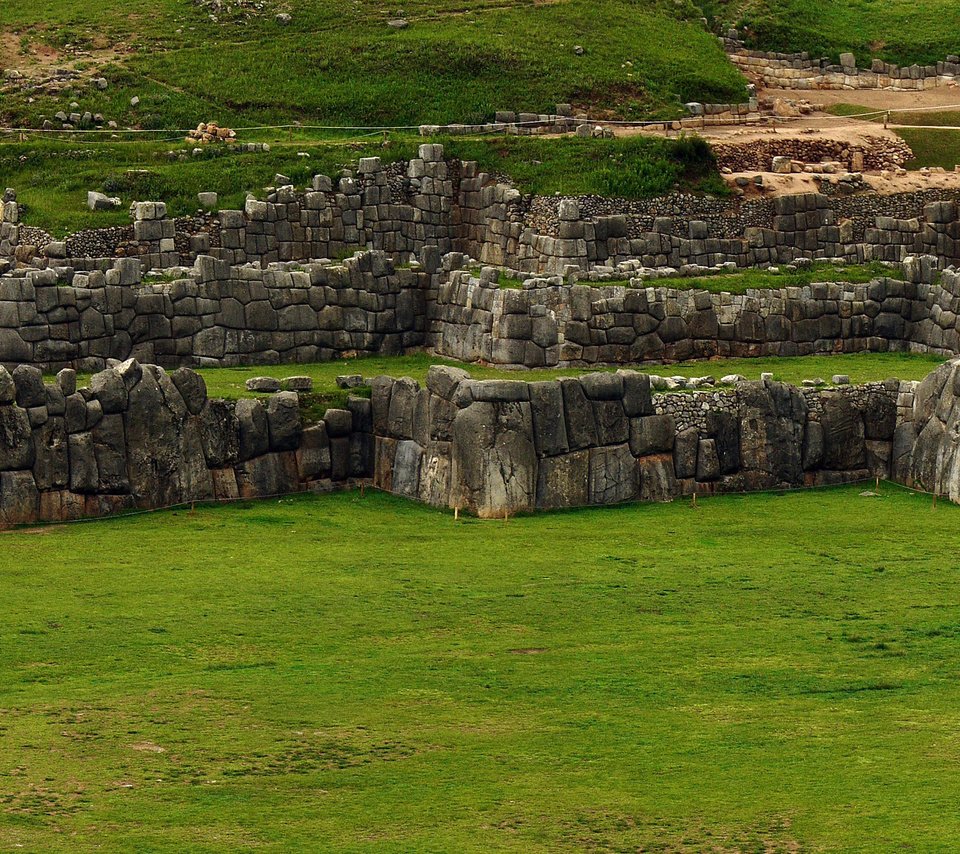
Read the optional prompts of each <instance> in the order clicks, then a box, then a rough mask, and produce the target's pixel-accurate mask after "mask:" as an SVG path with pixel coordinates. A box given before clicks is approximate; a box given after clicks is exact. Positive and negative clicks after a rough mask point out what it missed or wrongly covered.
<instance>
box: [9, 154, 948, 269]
mask: <svg viewBox="0 0 960 854" xmlns="http://www.w3.org/2000/svg"><path fill="white" fill-rule="evenodd" d="M776 145H778V144H776ZM785 146H786V147H787V149H788V153H789V155H790V156H798V155H801V154H803V152H804V151H806V154H805V155H804V156H810V157H814V158H817V159H819V156H820V155H819V152H821V150H823V151H826V154H824V155H823V156H829V157H831V159H836V158H839V159H841V160H843V161H844V162H847V161H849V163H850V165H851V167H852V166H855V165H857V164H858V163H859V160H860V159H862V160H863V162H864V165H865V167H869V166H870V165H874V166H875V165H877V162H874V160H875V159H876V158H880V159H881V160H884V159H889V160H893V161H895V160H897V158H898V157H900V156H905V155H904V153H903V152H900V153H899V154H898V153H897V152H889V151H887V150H886V149H884V151H886V153H881V154H878V153H877V152H878V151H879V149H877V150H876V151H874V150H873V149H869V150H868V149H863V150H860V149H854V148H849V149H845V148H842V147H841V149H840V150H839V151H836V150H834V149H835V148H836V146H827V148H828V149H829V151H827V150H826V149H821V146H820V144H819V143H814V142H811V143H810V145H809V147H805V146H802V145H801V146H800V148H797V144H796V143H794V142H792V141H788V143H785ZM808 148H809V150H808ZM801 149H802V150H801ZM724 151H725V150H724V149H723V147H722V146H721V148H720V154H721V157H722V158H725V157H728V155H727V154H725V153H724ZM737 152H738V153H735V154H730V155H729V157H730V158H733V159H734V160H737V162H736V163H733V165H734V166H737V167H738V168H748V166H749V165H750V164H748V163H747V162H745V161H744V160H743V158H745V157H748V156H749V158H753V160H755V162H754V163H753V164H752V165H753V166H755V167H757V168H769V166H770V163H769V160H771V159H772V157H773V155H774V154H778V155H779V154H782V152H780V151H779V149H777V148H776V147H774V148H769V149H768V148H767V143H766V142H761V143H758V144H757V146H756V147H751V148H748V149H747V150H746V153H744V150H739V149H738V150H737ZM421 155H422V156H421V157H420V158H418V159H415V160H411V161H409V162H408V163H406V164H394V165H392V166H389V167H384V166H382V164H381V163H380V161H379V158H367V159H365V160H362V161H361V163H360V168H359V170H358V174H357V175H356V177H354V178H343V179H340V180H339V181H338V183H337V186H336V189H334V185H333V181H331V179H330V178H328V177H326V176H323V175H318V176H316V177H315V179H314V181H313V188H312V189H311V190H310V191H308V192H301V191H298V190H297V189H296V188H294V187H292V186H287V187H281V188H279V189H276V190H274V191H273V192H271V193H270V194H269V195H268V198H267V199H266V200H265V201H257V200H251V201H249V202H248V203H247V205H246V208H245V210H243V211H220V212H219V214H217V215H209V216H197V217H187V218H182V219H179V220H171V219H169V218H168V217H167V216H166V209H165V206H164V205H163V204H162V203H159V202H153V203H146V202H145V203H138V204H136V205H134V207H133V211H132V212H133V215H134V218H135V221H134V223H133V226H132V227H123V228H111V229H101V230H98V231H96V232H90V231H88V232H83V233H80V234H78V235H75V236H73V237H70V238H67V240H66V241H55V242H48V243H46V244H45V245H44V247H43V249H42V254H43V255H44V256H45V257H44V258H41V259H38V260H37V262H36V264H37V265H39V266H43V265H46V266H55V267H72V268H74V269H77V270H84V271H91V270H96V269H104V268H107V267H109V266H110V265H111V264H112V261H113V258H114V257H117V256H120V255H122V256H125V257H136V258H138V259H139V260H140V261H141V263H143V264H144V266H145V267H147V268H159V269H162V268H166V267H171V266H176V265H179V264H181V263H187V264H190V263H193V262H194V261H195V260H196V258H197V257H199V256H201V255H211V256H213V257H216V258H218V259H220V260H223V261H225V262H227V263H229V264H233V265H236V264H244V263H256V264H259V265H261V266H267V265H269V264H271V263H275V262H287V261H305V260H311V259H314V260H315V259H323V258H327V259H329V258H337V257H342V256H343V255H344V254H345V253H349V252H350V251H354V250H358V249H377V250H382V251H384V252H386V253H388V254H389V255H390V256H391V257H392V258H393V259H394V260H395V261H397V262H406V261H408V260H409V259H410V258H411V257H414V256H419V255H420V254H421V253H422V252H423V250H424V248H425V247H428V246H434V247H436V248H437V250H438V251H439V252H441V253H446V252H448V251H450V250H456V251H461V252H464V253H466V254H468V255H471V256H472V257H475V258H478V259H480V260H481V261H483V262H484V263H489V264H495V265H498V266H506V267H512V268H514V269H520V270H525V271H530V272H536V273H562V272H563V271H564V270H565V268H567V267H569V266H575V267H578V268H580V269H587V268H589V267H590V266H591V265H594V264H598V263H601V264H602V263H604V262H606V261H610V260H612V261H618V260H623V259H637V260H640V261H641V262H642V263H644V264H645V265H647V266H658V265H663V264H670V265H672V266H681V265H682V264H700V265H705V266H709V265H711V264H714V263H718V262H720V261H731V262H733V263H736V264H738V266H754V265H757V264H765V263H785V262H789V261H791V260H794V259H796V258H798V257H810V258H813V257H817V258H824V257H827V258H835V257H841V258H845V259H847V260H850V261H858V260H863V259H870V258H883V259H892V260H900V259H901V258H903V257H905V256H906V255H908V254H918V253H933V254H938V255H940V256H941V258H942V259H943V261H944V262H945V263H946V264H950V263H957V262H958V261H960V252H958V244H957V240H956V237H957V235H958V234H960V231H958V229H960V220H958V209H957V198H958V193H957V192H956V191H947V190H936V191H924V192H917V193H910V194H899V195H895V196H878V195H875V194H863V193H858V194H856V195H853V196H835V195H829V194H828V193H833V192H835V191H836V190H837V188H836V187H831V186H827V185H826V184H823V185H822V188H823V190H824V192H822V193H808V194H801V195H797V196H784V197H779V198H777V199H774V200H766V199H753V200H743V201H740V200H725V199H716V198H706V197H698V196H694V195H691V194H675V195H673V196H667V197H663V198H661V199H647V200H637V201H627V200H623V199H601V198H597V197H592V196H589V197H579V198H576V199H574V198H553V197H549V198H548V197H530V196H524V195H522V194H521V193H520V192H519V191H518V190H516V189H515V188H513V187H510V186H508V185H505V184H503V183H501V182H500V181H499V180H498V179H497V177H496V176H493V175H490V174H488V173H484V172H481V171H480V170H479V169H478V168H477V165H476V163H470V162H467V163H460V162H458V161H451V162H447V161H446V160H444V159H443V151H442V146H439V145H424V146H421ZM738 158H739V159H738ZM731 162H733V161H731ZM826 177H829V176H826ZM851 186H852V185H851ZM7 197H8V198H10V201H8V202H7V203H5V204H4V206H3V209H2V210H3V211H4V213H3V219H2V220H0V259H2V258H6V259H8V260H9V259H10V258H11V257H12V256H13V254H14V252H16V253H17V254H18V256H19V257H20V261H21V262H30V261H32V260H33V259H32V255H33V254H34V253H32V252H30V251H29V248H28V245H27V244H26V243H24V242H23V239H22V237H20V236H19V235H20V232H21V228H20V227H19V225H18V223H17V221H16V218H17V216H18V209H17V205H16V204H15V201H14V197H15V194H13V193H12V191H10V192H8V193H7ZM878 218H886V219H887V221H889V219H896V220H899V221H900V222H898V223H896V224H895V227H892V228H891V227H889V226H888V227H884V226H879V225H878V224H877V219H878ZM913 220H916V222H913ZM868 232H869V233H868ZM32 233H33V232H31V234H32ZM18 241H19V244H20V245H19V249H18V248H17V246H18ZM91 253H92V255H93V256H96V255H97V253H105V254H106V255H107V256H109V257H107V258H104V257H92V256H91ZM0 272H2V270H0Z"/></svg>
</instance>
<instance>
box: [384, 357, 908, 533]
mask: <svg viewBox="0 0 960 854" xmlns="http://www.w3.org/2000/svg"><path fill="white" fill-rule="evenodd" d="M900 391H901V389H900V384H899V383H898V382H897V381H895V380H893V381H890V382H887V383H872V384H869V385H865V386H859V387H848V388H839V389H835V390H829V391H817V390H812V389H805V390H803V391H801V390H800V389H797V388H794V387H792V386H787V385H783V384H781V383H774V382H764V383H742V384H740V385H739V386H738V387H737V388H736V389H734V390H730V391H726V392H710V393H706V394H694V395H683V396H680V395H668V396H657V397H654V396H653V395H652V394H651V391H650V382H649V377H647V376H645V375H643V374H639V373H636V372H633V371H620V372H617V373H594V374H587V375H584V376H582V377H580V378H579V379H577V378H568V379H561V380H557V381H549V382H534V383H527V382H521V381H501V380H495V381H485V382H483V381H475V380H471V379H470V378H469V377H468V375H467V374H466V373H465V372H463V371H459V370H457V369H453V368H442V367H433V368H431V369H430V373H429V376H428V379H427V383H426V387H425V388H420V387H419V386H418V385H417V383H415V382H414V381H413V380H398V381H394V380H390V379H388V378H385V377H383V378H377V379H376V380H374V382H373V396H372V406H373V419H374V433H375V434H376V438H375V443H376V451H375V456H376V462H375V466H374V469H375V475H374V478H375V480H374V482H375V485H376V486H378V487H379V488H381V489H385V490H388V491H391V492H395V493H397V494H400V495H405V496H408V497H410V498H415V499H418V500H421V501H425V502H428V503H431V504H435V505H440V506H447V507H458V508H461V509H465V510H468V511H470V512H472V513H476V514H477V515H479V516H482V517H493V516H501V515H503V514H504V513H516V512H528V511H533V510H550V509H557V508H563V507H581V506H588V505H602V504H614V503H620V502H625V501H636V500H640V501H666V500H670V499H672V498H675V497H677V496H679V495H688V494H691V493H694V492H696V493H699V494H710V493H716V492H728V491H749V490H758V489H781V488H791V487H799V486H813V485H821V484H831V483H841V482H847V481H855V480H862V479H864V478H870V477H884V478H885V477H888V476H889V474H890V470H891V459H892V455H893V439H894V434H895V432H896V429H897V412H898V410H897V403H898V397H899V395H900ZM681 399H683V400H688V401H690V402H691V406H690V410H692V411H693V412H695V415H694V417H692V418H691V417H687V418H683V417H678V414H677V413H676V411H675V410H674V411H671V406H670V403H671V401H677V400H681ZM681 409H683V407H681Z"/></svg>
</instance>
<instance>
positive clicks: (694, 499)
mask: <svg viewBox="0 0 960 854" xmlns="http://www.w3.org/2000/svg"><path fill="white" fill-rule="evenodd" d="M693 506H694V507H696V506H697V493H696V492H694V493H693Z"/></svg>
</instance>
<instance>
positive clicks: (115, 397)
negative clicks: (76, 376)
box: [90, 368, 127, 415]
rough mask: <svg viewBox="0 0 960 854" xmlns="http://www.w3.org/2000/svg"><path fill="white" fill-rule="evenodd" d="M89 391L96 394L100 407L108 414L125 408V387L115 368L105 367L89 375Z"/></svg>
mask: <svg viewBox="0 0 960 854" xmlns="http://www.w3.org/2000/svg"><path fill="white" fill-rule="evenodd" d="M90 391H92V392H93V393H94V394H95V395H96V397H97V400H99V401H100V407H101V408H102V409H103V411H104V413H106V414H108V415H111V414H115V413H118V412H123V411H124V410H125V409H126V408H127V387H126V385H125V384H124V382H123V379H122V378H121V376H120V373H119V372H118V371H117V370H116V369H115V368H107V369H106V370H105V371H100V372H99V373H97V374H94V375H93V376H92V377H90Z"/></svg>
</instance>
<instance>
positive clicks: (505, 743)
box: [0, 485, 960, 852]
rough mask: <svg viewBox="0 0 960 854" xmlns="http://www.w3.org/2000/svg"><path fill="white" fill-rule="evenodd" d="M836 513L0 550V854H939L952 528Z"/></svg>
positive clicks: (821, 505) (381, 509)
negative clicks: (1, 853)
mask: <svg viewBox="0 0 960 854" xmlns="http://www.w3.org/2000/svg"><path fill="white" fill-rule="evenodd" d="M861 489H862V487H850V488H843V489H835V490H821V491H812V492H800V493H791V494H786V495H777V494H760V495H753V496H747V497H725V498H717V499H710V500H706V501H700V502H698V507H697V508H692V507H691V506H690V504H689V502H687V501H677V502H675V503H673V504H670V505H645V506H644V505H632V506H624V507H618V508H610V509H594V510H583V511H577V512H568V513H556V514H547V515H540V516H536V517H520V518H514V519H512V520H511V521H510V522H508V523H504V522H477V521H473V520H461V521H460V522H459V523H458V522H454V520H453V518H452V516H451V515H450V514H448V513H445V512H438V511H434V510H430V509H427V508H424V507H421V506H417V505H414V504H411V503H405V502H403V501H402V500H399V499H394V498H391V497H388V496H384V495H379V494H375V493H368V494H367V495H366V497H361V496H360V495H359V494H357V493H344V494H338V495H334V496H328V497H300V498H296V499H288V500H282V501H270V502H262V503H249V504H240V505H234V506H227V507H219V508H207V507H199V508H197V510H196V511H195V512H193V513H190V512H160V513H155V514H149V515H144V516H134V517H128V518H119V519H113V520H107V521H100V522H96V523H86V524H74V525H70V526H66V527H56V528H47V529H40V530H37V531H24V532H15V533H8V534H4V535H2V546H3V553H4V560H3V561H2V562H0V601H3V602H4V603H5V610H4V619H3V621H2V622H0V639H2V642H0V708H2V709H3V715H2V718H0V845H2V846H3V847H4V848H5V849H9V850H25V851H70V852H76V851H92V850H110V851H156V852H159V851H176V852H183V851H237V850H247V849H251V848H256V849H258V850H265V851H306V850H310V851H351V852H359V851H378V852H393V851H395V852H408V851H438V852H439V851H464V852H467V851H477V852H481V851H493V850H501V851H522V852H553V851H584V850H589V851H636V850H647V851H708V850H709V851H801V850H802V851H807V850H810V851H813V850H815V851H891V850H902V849H906V848H911V849H916V850H926V851H934V850H938V851H943V850H950V849H951V848H952V847H953V846H954V844H955V842H956V839H957V838H958V835H960V819H958V817H957V811H956V809H955V804H956V802H957V798H958V797H960V777H958V775H957V773H956V767H957V762H958V755H960V754H958V745H957V735H956V733H957V730H958V727H960V711H958V710H960V683H958V681H957V678H956V661H957V657H958V653H960V647H958V643H960V640H958V638H960V628H958V627H960V605H958V604H957V603H958V601H960V571H958V570H960V565H958V560H957V558H956V555H957V554H958V552H960V524H958V523H960V510H958V508H956V507H954V506H952V505H949V504H947V503H940V504H939V505H938V506H937V507H936V508H935V509H932V508H931V503H930V499H929V497H926V496H919V495H913V494H911V493H908V492H906V491H905V490H901V489H899V488H896V487H893V486H887V485H883V486H881V489H880V492H881V497H879V498H863V497H860V496H859V492H860V491H861Z"/></svg>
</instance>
